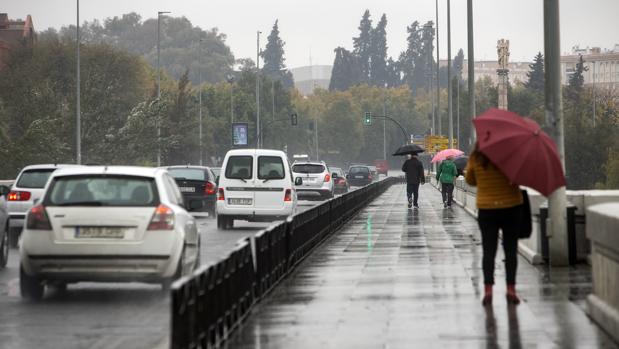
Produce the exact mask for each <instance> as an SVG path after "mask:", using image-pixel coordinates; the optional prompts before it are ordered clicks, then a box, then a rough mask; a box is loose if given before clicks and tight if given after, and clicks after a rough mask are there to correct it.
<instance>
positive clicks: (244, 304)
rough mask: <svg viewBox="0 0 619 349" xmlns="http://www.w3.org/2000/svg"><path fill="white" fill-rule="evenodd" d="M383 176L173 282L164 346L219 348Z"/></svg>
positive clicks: (373, 192) (379, 189)
mask: <svg viewBox="0 0 619 349" xmlns="http://www.w3.org/2000/svg"><path fill="white" fill-rule="evenodd" d="M400 181H402V179H401V178H393V177H389V178H386V179H384V180H382V181H380V182H375V183H372V184H370V185H368V186H365V187H363V188H360V189H357V190H355V191H352V192H350V193H347V194H344V195H342V196H340V197H337V198H334V199H331V200H329V201H327V202H325V203H323V204H321V205H318V206H316V207H313V208H312V209H310V210H307V211H305V212H302V213H299V214H297V215H294V216H292V217H289V218H288V219H287V220H286V221H285V222H282V223H280V224H277V225H273V226H271V227H269V228H268V229H266V230H262V231H260V232H258V233H257V234H256V235H255V236H254V237H253V242H254V248H253V249H252V245H251V242H252V238H246V239H243V240H241V241H240V242H239V243H238V244H237V246H236V248H235V249H234V250H233V251H232V252H230V254H229V255H228V256H227V257H226V258H223V259H221V260H220V261H219V262H217V263H215V264H212V265H209V266H205V267H202V268H200V269H198V270H196V271H195V272H194V273H193V274H192V275H191V276H188V277H183V278H181V279H179V280H177V281H176V282H175V283H174V284H173V285H172V289H171V294H172V302H171V307H172V309H171V314H172V316H171V317H172V318H171V330H172V333H171V336H170V347H171V348H173V349H180V348H183V349H184V348H212V347H218V346H220V345H221V344H222V343H223V341H225V340H226V339H227V338H228V337H229V335H230V333H231V332H232V331H234V329H235V328H236V327H237V326H238V325H239V324H240V323H241V321H242V320H243V319H244V318H245V317H246V316H247V314H249V311H250V310H251V308H252V306H253V305H254V304H256V302H258V301H259V300H260V299H261V298H262V297H264V296H265V295H266V294H267V293H268V292H269V291H270V290H271V289H272V288H273V287H274V286H275V285H277V283H278V282H279V281H280V280H282V279H283V278H284V277H285V276H286V275H287V274H288V273H289V272H290V271H292V270H293V269H294V267H295V266H296V265H297V264H298V263H299V262H300V261H301V260H303V259H304V258H305V257H306V256H307V255H308V254H309V253H311V251H312V250H313V249H314V248H315V247H316V246H317V245H318V244H319V243H320V242H321V241H323V240H324V239H325V238H327V237H328V236H330V235H331V233H333V232H334V231H336V230H337V229H338V228H340V227H341V226H342V225H343V224H344V223H346V222H347V221H348V220H349V219H350V218H351V217H353V216H354V214H355V213H357V212H358V211H359V210H360V209H361V208H363V207H364V206H365V205H366V204H368V203H369V202H370V201H372V200H374V199H375V198H376V197H377V196H378V195H380V194H382V193H383V192H384V191H385V190H387V189H388V188H389V187H390V186H391V185H393V184H395V183H398V182H400Z"/></svg>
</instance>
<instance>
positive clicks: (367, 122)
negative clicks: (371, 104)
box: [363, 111, 372, 126]
mask: <svg viewBox="0 0 619 349" xmlns="http://www.w3.org/2000/svg"><path fill="white" fill-rule="evenodd" d="M363 124H364V125H365V126H370V125H372V113H370V112H369V111H366V112H365V118H364V119H363Z"/></svg>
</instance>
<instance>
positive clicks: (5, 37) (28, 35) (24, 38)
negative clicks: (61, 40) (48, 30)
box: [0, 13, 36, 69]
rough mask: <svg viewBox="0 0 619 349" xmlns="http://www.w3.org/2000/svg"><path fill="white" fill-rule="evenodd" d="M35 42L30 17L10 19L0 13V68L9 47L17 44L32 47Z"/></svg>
mask: <svg viewBox="0 0 619 349" xmlns="http://www.w3.org/2000/svg"><path fill="white" fill-rule="evenodd" d="M35 42H36V33H35V31H34V26H33V25H32V17H30V15H28V16H27V17H26V20H25V21H23V20H21V19H17V20H10V19H9V16H8V14H6V13H0V69H2V68H3V67H4V66H5V65H6V62H7V60H8V59H9V53H10V51H11V49H13V48H14V47H16V46H18V45H25V46H29V47H32V45H34V43H35Z"/></svg>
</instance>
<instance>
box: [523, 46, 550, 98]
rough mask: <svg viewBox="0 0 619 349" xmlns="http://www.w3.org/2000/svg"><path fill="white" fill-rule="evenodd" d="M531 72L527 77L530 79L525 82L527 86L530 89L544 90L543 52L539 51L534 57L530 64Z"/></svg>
mask: <svg viewBox="0 0 619 349" xmlns="http://www.w3.org/2000/svg"><path fill="white" fill-rule="evenodd" d="M529 69H530V70H529V72H528V73H527V77H528V78H529V81H527V82H526V83H525V86H526V87H527V88H528V89H531V90H534V91H538V92H542V93H543V92H544V82H545V77H544V56H543V55H542V53H541V52H538V53H537V55H536V56H535V58H534V59H533V63H531V64H529Z"/></svg>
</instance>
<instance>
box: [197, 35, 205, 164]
mask: <svg viewBox="0 0 619 349" xmlns="http://www.w3.org/2000/svg"><path fill="white" fill-rule="evenodd" d="M203 41H204V39H200V41H199V42H198V52H199V55H200V57H198V63H200V62H201V60H202V42H203ZM198 71H199V74H198V75H199V83H198V88H199V89H200V92H199V94H198V96H199V97H198V99H199V101H198V103H199V105H200V107H199V110H200V112H199V114H200V125H199V127H198V129H199V133H200V136H199V138H200V141H199V148H200V166H202V67H200V64H198Z"/></svg>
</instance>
